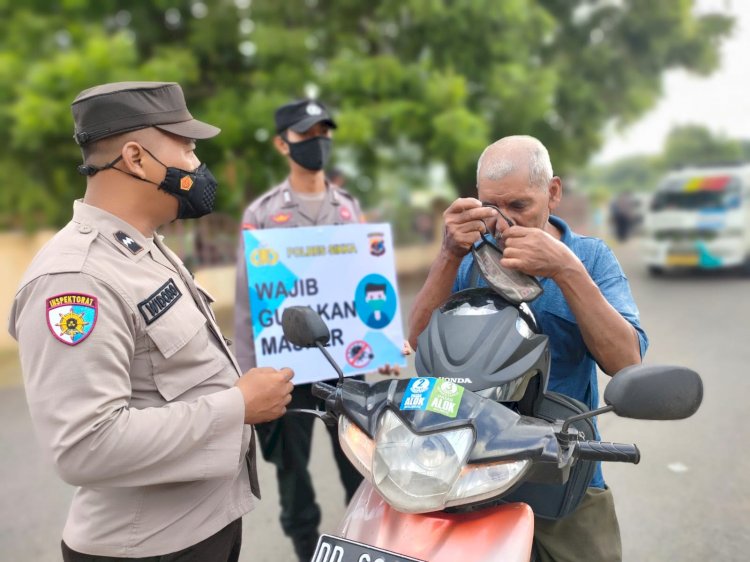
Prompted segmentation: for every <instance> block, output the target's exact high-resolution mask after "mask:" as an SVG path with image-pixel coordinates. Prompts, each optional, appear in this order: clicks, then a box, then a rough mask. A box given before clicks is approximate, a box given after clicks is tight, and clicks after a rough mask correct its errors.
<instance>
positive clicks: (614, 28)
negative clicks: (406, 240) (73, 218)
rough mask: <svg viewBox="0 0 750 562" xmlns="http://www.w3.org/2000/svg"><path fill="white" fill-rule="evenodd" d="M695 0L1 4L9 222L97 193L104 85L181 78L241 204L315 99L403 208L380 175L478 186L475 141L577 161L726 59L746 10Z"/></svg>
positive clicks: (226, 183)
mask: <svg viewBox="0 0 750 562" xmlns="http://www.w3.org/2000/svg"><path fill="white" fill-rule="evenodd" d="M692 4H693V3H692V2H691V1H689V0H679V1H668V2H653V1H652V0H623V1H621V2H607V1H595V0H502V1H501V0H464V1H453V2H450V1H447V0H382V1H380V2H362V1H361V0H288V1H286V0H285V1H284V2H277V1H274V0H253V1H251V0H203V1H200V0H152V1H148V2H147V1H143V0H139V1H129V2H124V1H118V0H98V1H94V0H59V1H52V0H49V1H43V0H25V1H24V2H22V3H21V2H13V1H12V0H0V37H2V39H1V40H0V41H1V42H2V43H1V44H0V102H1V103H0V125H2V126H3V130H4V131H6V135H7V138H8V141H7V144H6V147H5V150H4V151H3V153H2V155H1V156H0V165H2V167H3V170H5V172H6V178H8V179H7V180H6V182H7V184H6V186H5V187H3V188H2V190H0V226H5V227H9V226H20V225H26V226H34V225H36V224H48V223H50V222H52V223H53V224H58V225H59V224H61V223H63V222H64V221H65V220H66V219H67V217H68V216H69V213H70V206H69V201H70V200H71V199H72V198H73V197H75V196H76V195H78V194H80V193H81V192H82V190H83V182H82V180H81V178H80V177H78V176H76V174H75V166H76V164H77V163H78V162H79V161H80V155H79V153H78V151H77V148H76V147H75V145H74V144H73V143H72V141H71V135H72V127H71V121H70V113H69V104H70V101H71V100H72V98H73V97H74V96H75V94H76V93H77V92H79V91H80V90H82V89H84V88H86V87H89V86H91V85H94V84H96V83H101V82H106V81H120V80H175V81H179V82H180V83H182V84H183V86H184V87H185V91H186V94H187V96H188V102H189V104H190V106H191V109H192V111H193V113H195V114H196V115H197V116H199V117H200V118H202V119H205V120H207V121H209V122H214V123H216V124H218V125H219V126H221V127H222V129H223V134H222V135H220V136H219V137H218V138H217V139H216V140H214V141H211V142H208V143H205V145H203V146H201V147H200V155H201V158H202V159H204V160H205V161H207V162H209V163H210V164H211V167H212V168H213V169H214V170H216V172H217V176H218V177H219V179H220V181H221V182H222V189H221V190H220V194H221V195H220V197H221V199H220V201H219V204H220V208H221V209H224V210H228V211H231V212H233V213H235V214H237V213H239V211H240V209H241V207H242V205H243V204H244V203H245V202H246V201H247V200H248V199H249V198H250V197H251V196H253V195H256V194H258V193H260V192H262V191H263V190H265V189H266V188H267V187H268V186H269V185H271V184H272V183H273V182H274V181H277V180H279V179H280V178H281V176H282V174H283V173H284V163H283V161H282V160H281V159H280V158H279V157H278V156H277V155H276V154H275V153H274V151H273V149H272V147H271V145H270V142H269V140H270V136H271V135H272V134H273V132H274V131H273V109H274V108H275V107H276V106H277V105H279V104H281V103H283V102H284V101H287V100H289V99H290V98H294V97H301V96H302V95H304V94H305V93H306V92H312V91H317V92H318V93H319V95H320V98H321V99H323V100H326V101H329V102H330V103H331V105H333V106H334V107H335V108H336V109H337V110H338V111H339V113H338V120H339V123H340V129H339V130H338V131H337V135H336V146H337V152H336V155H337V157H338V159H339V161H340V162H341V163H344V164H347V165H348V166H349V167H350V169H351V170H352V171H355V172H356V174H357V176H358V180H357V181H356V182H354V183H353V184H352V190H353V191H354V192H355V193H356V194H357V195H360V196H361V197H363V199H364V200H365V203H366V204H367V203H370V204H373V203H375V202H377V201H378V199H379V198H380V197H381V196H382V194H383V193H384V192H388V195H389V197H392V198H395V199H396V200H397V202H398V203H400V204H399V205H396V207H397V208H400V209H404V208H406V205H405V203H407V202H408V196H409V193H408V191H409V188H407V187H404V188H401V189H398V190H396V192H395V193H394V194H392V193H393V192H392V191H390V192H389V191H388V190H386V189H383V185H382V184H383V183H384V182H391V181H392V175H393V171H394V170H399V169H404V168H407V167H408V168H410V169H411V170H412V171H411V172H409V173H407V174H405V175H403V176H402V177H404V178H413V177H424V178H426V177H427V173H426V172H427V170H430V169H433V168H434V167H435V165H436V164H440V165H444V166H445V167H446V169H447V171H448V177H449V179H450V181H451V183H452V184H453V185H454V186H455V187H456V188H457V189H458V190H459V191H460V192H461V193H464V194H470V193H473V192H474V183H475V180H474V173H475V165H476V164H475V163H476V159H477V157H478V155H479V153H480V151H481V150H482V149H483V148H484V146H485V145H486V144H487V143H488V142H490V141H492V140H494V139H496V138H499V137H501V136H504V135H507V134H515V133H528V134H533V135H535V136H537V137H539V138H540V139H542V141H543V142H545V143H546V144H547V145H548V147H549V148H550V151H551V153H552V155H553V161H554V163H555V166H556V168H557V170H558V171H561V172H564V171H565V170H566V169H570V168H571V167H573V166H575V165H578V164H581V163H583V162H585V160H586V159H587V157H588V156H589V155H590V154H591V153H592V152H593V151H595V150H596V149H597V148H598V147H599V146H600V145H601V143H602V134H603V133H602V131H603V130H604V128H605V125H606V124H609V123H611V122H612V121H613V120H614V122H615V123H619V124H627V123H629V122H632V121H633V120H634V119H636V118H637V117H638V116H640V115H641V114H642V113H643V112H644V111H645V110H647V109H648V108H650V107H651V106H652V105H653V104H654V102H655V101H656V100H657V98H658V96H659V94H660V86H661V76H662V74H663V72H664V71H665V70H667V69H670V68H676V67H681V68H686V69H689V70H693V71H696V72H700V73H708V72H710V71H711V70H713V69H714V68H715V67H716V66H717V63H718V46H719V42H720V40H721V39H722V38H723V37H725V36H726V35H727V33H728V32H729V31H730V29H731V20H730V19H728V18H726V17H724V16H720V15H703V16H695V15H693V12H692ZM414 170H416V172H414ZM396 183H398V184H400V185H404V184H406V183H407V182H404V181H401V182H396ZM415 183H416V185H414V184H412V182H411V181H410V182H409V184H410V187H411V188H412V189H413V188H415V187H425V186H422V185H419V183H420V182H415ZM371 186H374V188H372V189H369V188H370V187H371ZM427 187H428V186H427Z"/></svg>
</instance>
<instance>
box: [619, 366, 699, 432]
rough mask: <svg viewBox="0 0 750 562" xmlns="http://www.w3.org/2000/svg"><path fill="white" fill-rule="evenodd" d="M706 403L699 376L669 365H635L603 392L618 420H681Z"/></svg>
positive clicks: (622, 373) (623, 370)
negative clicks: (618, 417)
mask: <svg viewBox="0 0 750 562" xmlns="http://www.w3.org/2000/svg"><path fill="white" fill-rule="evenodd" d="M702 400H703V381H701V378H700V376H699V375H698V373H696V372H695V371H693V370H691V369H686V368H685V367H675V366H670V365H633V366H631V367H626V368H624V369H622V370H621V371H619V372H618V373H617V374H616V375H615V376H614V377H612V380H611V381H610V382H609V384H608V385H607V388H606V389H605V391H604V402H605V403H606V404H608V405H609V406H612V407H613V408H614V412H615V413H616V414H617V415H618V416H622V417H625V418H633V419H639V420H681V419H684V418H689V417H690V416H692V415H693V414H694V413H695V412H696V411H697V410H698V407H699V406H700V405H701V401H702Z"/></svg>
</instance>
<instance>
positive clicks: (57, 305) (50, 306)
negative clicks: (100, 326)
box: [46, 293, 99, 345]
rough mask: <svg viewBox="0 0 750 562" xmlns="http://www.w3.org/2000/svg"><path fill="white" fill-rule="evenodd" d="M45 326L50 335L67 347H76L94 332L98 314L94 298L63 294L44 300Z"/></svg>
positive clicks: (97, 305)
mask: <svg viewBox="0 0 750 562" xmlns="http://www.w3.org/2000/svg"><path fill="white" fill-rule="evenodd" d="M46 305H47V306H46V309H47V326H48V327H49V330H50V332H52V335H53V336H55V338H57V339H58V340H59V341H61V342H63V343H64V344H67V345H78V344H79V343H81V342H82V341H83V340H85V339H86V338H87V337H89V335H91V332H93V331H94V326H95V325H96V318H97V316H98V314H99V301H98V299H97V298H96V297H94V296H91V295H85V294H82V293H63V294H61V295H56V296H54V297H48V298H47V299H46Z"/></svg>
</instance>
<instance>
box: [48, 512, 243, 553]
mask: <svg viewBox="0 0 750 562" xmlns="http://www.w3.org/2000/svg"><path fill="white" fill-rule="evenodd" d="M61 545H62V557H63V562H119V561H121V560H137V561H138V562H237V560H239V558H240V547H241V546H242V518H239V519H237V520H236V521H233V522H232V523H230V524H229V525H227V526H226V527H224V528H223V529H222V530H221V531H219V532H218V533H216V534H214V535H211V536H210V537H208V538H207V539H205V540H203V541H201V542H199V543H198V544H194V545H193V546H189V547H187V548H185V549H183V550H180V551H179V552H173V553H172V554H164V555H162V556H147V557H146V558H117V557H114V556H94V555H92V554H81V553H80V552H76V551H75V550H71V549H70V548H69V547H68V545H67V544H65V542H62V543H61Z"/></svg>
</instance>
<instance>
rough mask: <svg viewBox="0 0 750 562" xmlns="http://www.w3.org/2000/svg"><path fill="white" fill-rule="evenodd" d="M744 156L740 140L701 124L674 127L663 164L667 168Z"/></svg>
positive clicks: (731, 161)
mask: <svg viewBox="0 0 750 562" xmlns="http://www.w3.org/2000/svg"><path fill="white" fill-rule="evenodd" d="M743 159H744V154H743V146H742V143H741V142H740V141H738V140H734V139H728V138H726V137H723V136H721V135H714V134H713V133H711V131H709V130H708V129H707V128H706V127H703V126H701V125H682V126H680V127H675V128H673V129H672V130H671V131H670V133H669V135H668V136H667V140H666V143H665V145H664V164H665V166H666V167H667V168H679V167H683V166H690V165H693V166H695V165H698V166H700V165H706V164H717V165H718V164H727V163H737V162H740V161H742V160H743Z"/></svg>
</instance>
